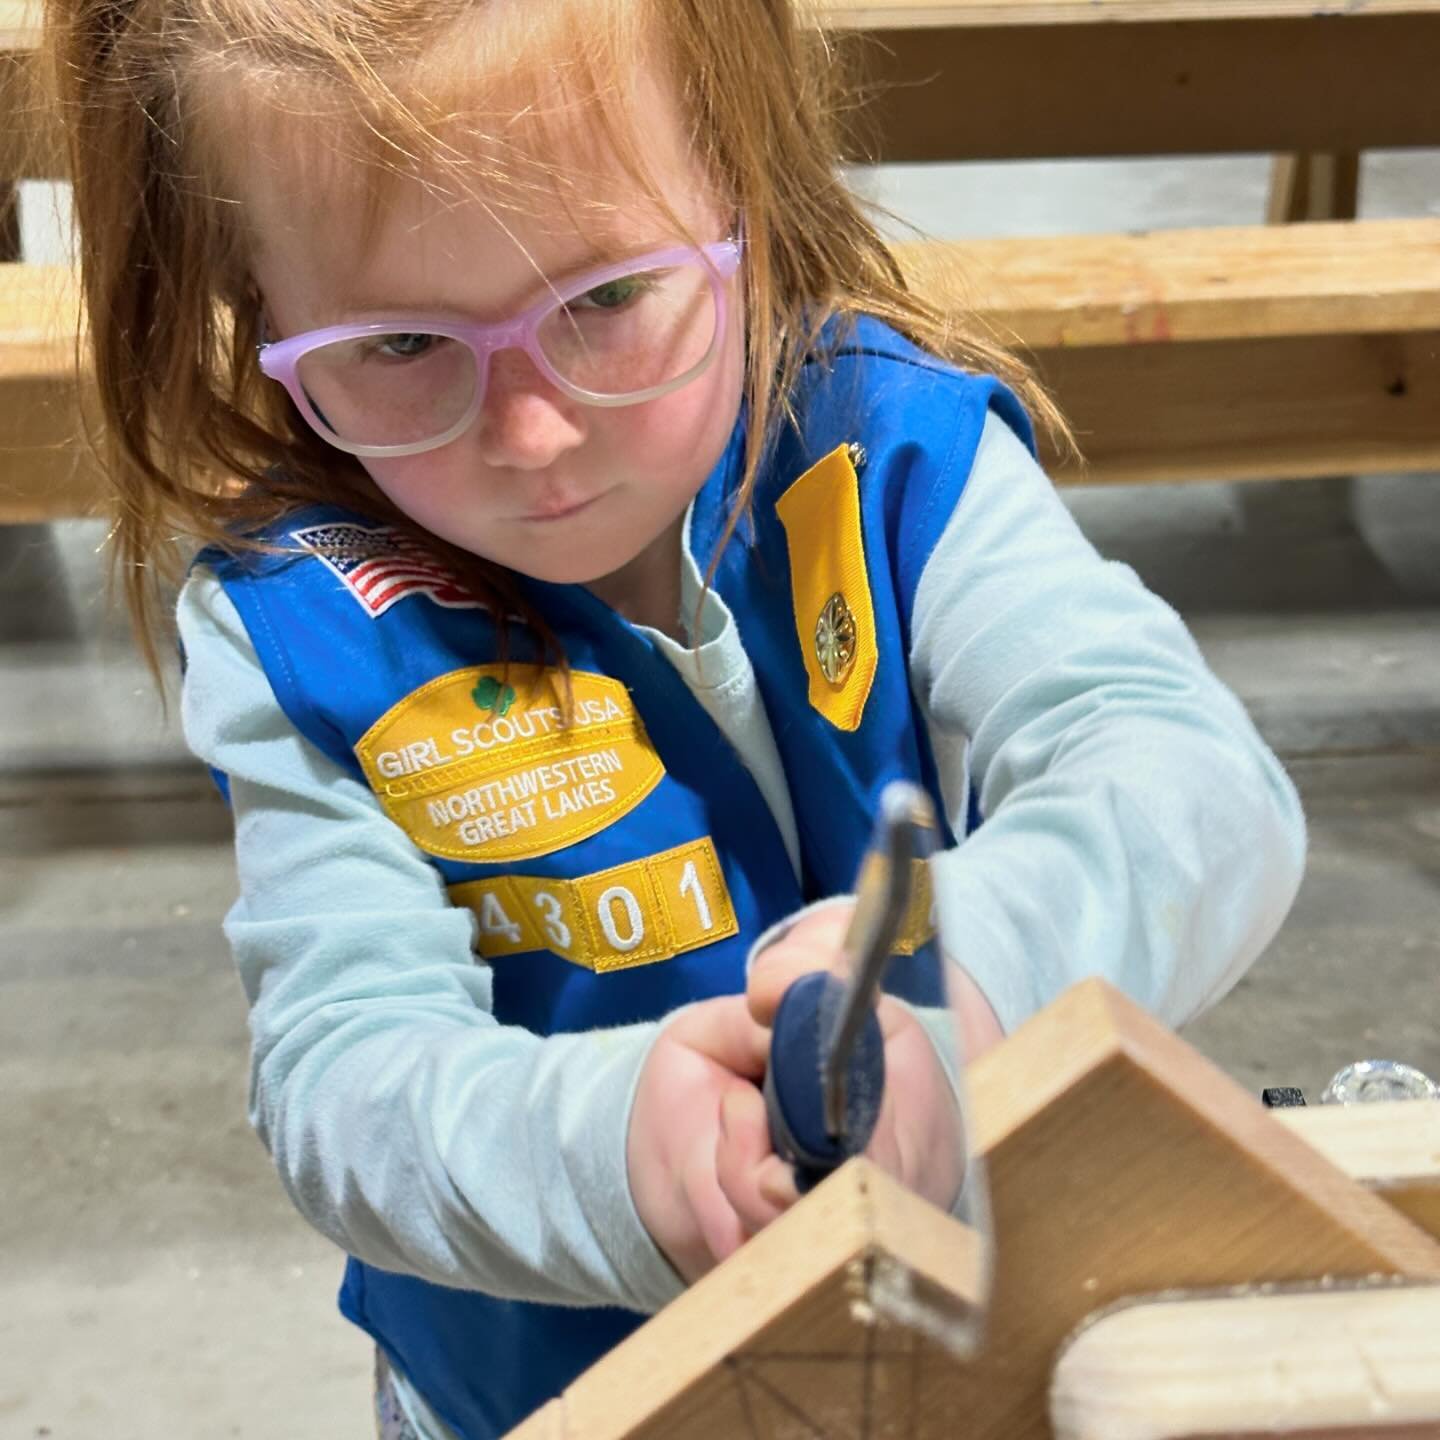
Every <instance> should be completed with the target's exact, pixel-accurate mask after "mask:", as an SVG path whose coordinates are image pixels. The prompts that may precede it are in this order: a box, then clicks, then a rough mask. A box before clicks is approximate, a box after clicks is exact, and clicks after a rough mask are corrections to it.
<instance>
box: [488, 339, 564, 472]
mask: <svg viewBox="0 0 1440 1440" xmlns="http://www.w3.org/2000/svg"><path fill="white" fill-rule="evenodd" d="M579 408H580V407H579V406H578V405H577V404H576V403H575V402H574V401H572V400H571V399H570V398H569V397H568V396H566V395H564V394H562V393H561V392H560V391H559V390H557V389H556V388H555V387H554V386H553V385H552V384H551V383H550V382H549V381H548V380H547V379H546V378H545V377H544V376H543V375H542V374H541V373H540V371H539V370H538V369H536V367H535V362H534V361H533V360H531V359H530V357H529V356H528V355H526V354H525V352H524V351H523V350H502V351H500V352H499V353H498V354H495V355H493V356H491V358H490V375H489V379H488V381H487V384H486V387H485V399H484V402H483V403H482V405H481V408H480V418H479V420H478V421H477V422H476V436H477V444H478V445H479V448H480V458H481V459H482V460H483V461H484V462H485V463H486V464H487V465H490V466H493V467H494V468H496V469H501V468H504V469H511V470H543V469H544V468H545V467H546V466H547V465H551V464H553V463H554V462H555V461H556V460H558V459H559V458H560V456H561V455H563V454H564V453H565V452H566V451H567V450H573V449H575V447H576V446H577V445H579V444H580V443H581V441H583V440H584V438H585V432H584V430H583V429H582V427H581V425H580V423H579V416H578V413H577V412H578V411H579Z"/></svg>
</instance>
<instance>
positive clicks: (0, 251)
mask: <svg viewBox="0 0 1440 1440" xmlns="http://www.w3.org/2000/svg"><path fill="white" fill-rule="evenodd" d="M19 258H20V187H19V186H18V185H15V184H13V183H11V182H10V181H5V182H3V183H0V261H5V260H18V259H19Z"/></svg>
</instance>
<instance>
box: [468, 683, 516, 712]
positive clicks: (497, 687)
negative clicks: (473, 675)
mask: <svg viewBox="0 0 1440 1440" xmlns="http://www.w3.org/2000/svg"><path fill="white" fill-rule="evenodd" d="M470 698H471V699H472V700H473V701H474V702H475V705H476V708H477V709H480V710H489V711H490V712H491V713H492V714H495V715H507V714H509V712H510V707H511V706H512V705H513V704H514V703H515V699H516V696H515V687H514V686H513V685H502V684H501V683H500V682H499V681H498V680H497V679H496V678H495V677H494V676H493V675H484V676H482V677H481V678H480V680H479V681H478V682H477V684H476V686H475V688H474V689H473V690H472V691H471V692H470Z"/></svg>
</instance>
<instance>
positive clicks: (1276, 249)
mask: <svg viewBox="0 0 1440 1440" xmlns="http://www.w3.org/2000/svg"><path fill="white" fill-rule="evenodd" d="M900 257H901V261H902V264H903V265H904V267H905V270H906V273H907V275H908V277H909V278H910V280H911V283H912V284H913V285H914V287H915V288H916V289H917V290H918V291H920V292H921V293H924V294H926V295H927V296H930V297H932V298H934V299H935V300H936V301H937V302H938V303H939V304H941V305H942V306H954V307H962V306H964V307H970V308H974V309H975V310H976V311H977V312H978V314H979V315H980V317H981V318H982V320H983V321H984V322H985V323H986V324H987V325H988V326H990V327H991V328H992V329H993V330H994V331H995V332H996V333H998V334H999V335H1001V336H1002V337H1004V338H1006V339H1008V340H1011V341H1013V342H1016V343H1018V344H1019V345H1020V346H1021V347H1023V348H1025V349H1026V350H1028V352H1029V354H1030V356H1031V358H1032V359H1033V360H1034V362H1035V364H1036V366H1037V368H1038V370H1039V372H1040V374H1041V376H1042V378H1043V379H1044V380H1045V381H1046V382H1047V383H1048V384H1049V385H1050V387H1051V389H1052V390H1053V392H1054V394H1055V395H1056V396H1057V398H1058V399H1059V401H1060V404H1061V406H1062V408H1063V409H1064V410H1065V412H1066V413H1067V415H1068V416H1069V418H1070V420H1071V422H1072V424H1073V425H1074V427H1075V430H1076V433H1077V436H1078V438H1079V440H1080V444H1081V447H1082V449H1083V451H1084V453H1085V457H1086V464H1085V465H1084V466H1077V465H1074V464H1072V463H1069V462H1067V461H1064V460H1062V459H1061V457H1058V456H1055V455H1047V456H1045V457H1044V458H1045V461H1046V463H1047V466H1048V467H1049V468H1050V469H1051V471H1052V473H1053V474H1054V475H1055V477H1056V479H1057V480H1059V481H1060V482H1062V483H1064V482H1069V481H1076V480H1087V481H1091V482H1095V483H1120V482H1134V481H1170V480H1193V479H1198V480H1211V479H1258V478H1271V477H1276V478H1279V477H1289V476H1301V475H1333V474H1347V473H1365V472H1369V471H1405V470H1425V469H1436V468H1440V220H1417V221H1367V222H1363V223H1357V224H1350V225H1344V224H1328V225H1325V224H1316V225H1297V226H1287V227H1284V228H1275V229H1266V228H1263V227H1253V228H1240V229H1224V230H1215V231H1193V230H1192V231H1172V232H1156V233H1152V234H1146V235H1092V236H1077V237H1071V238H1068V239H1045V238H1039V239H1032V238H1027V239H1020V240H1007V241H975V242H968V243H966V244H963V245H961V244H937V245H932V246H916V245H911V246H905V247H902V248H901V251H900ZM76 313H77V302H76V296H75V290H74V285H73V281H72V279H71V276H70V274H69V272H68V271H67V270H65V269H64V268H61V267H40V266H23V265H15V266H0V394H3V396H4V401H3V403H0V519H4V520H26V521H35V520H40V519H45V518H47V517H48V518H57V517H61V516H65V515H71V514H76V513H83V512H86V511H89V510H90V509H92V508H93V507H94V505H95V503H96V500H97V494H98V490H97V485H96V480H97V476H96V472H95V470H94V467H93V464H92V463H91V461H90V458H89V456H88V455H84V454H79V453H77V447H76V444H75V440H76V437H77V435H78V424H77V422H76V419H75V410H74V400H73V397H72V396H71V395H70V394H69V388H70V380H69V377H70V375H71V374H72V372H73V368H74V343H73V334H74V325H75V315H76Z"/></svg>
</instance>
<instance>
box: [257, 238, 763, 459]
mask: <svg viewBox="0 0 1440 1440" xmlns="http://www.w3.org/2000/svg"><path fill="white" fill-rule="evenodd" d="M740 249H741V242H740V241H739V240H722V241H720V242H718V243H716V244H714V245H706V246H703V247H701V248H699V249H691V248H688V247H676V248H673V249H669V250H656V251H654V252H653V253H651V254H648V255H641V256H637V257H636V258H634V259H632V260H626V261H622V262H621V263H619V264H616V265H607V266H605V267H603V268H602V269H599V270H592V271H590V272H589V273H588V274H585V275H581V276H579V277H577V278H576V279H575V280H573V281H571V282H570V283H568V284H566V285H563V286H561V287H560V288H559V289H558V290H555V291H554V292H552V293H551V294H550V295H547V296H546V298H545V299H544V300H542V301H541V302H540V303H539V304H537V305H533V306H531V308H530V309H528V310H526V311H524V312H523V313H522V314H520V315H516V316H514V317H513V318H512V319H509V320H500V321H497V322H496V323H494V324H490V325H466V324H461V323H457V322H456V321H453V320H443V319H435V318H433V317H429V316H421V315H403V316H396V317H393V318H389V319H385V320H375V321H368V322H366V323H365V324H361V325H332V326H329V327H327V328H326V329H323V330H307V331H305V332H304V333H303V334H300V335H292V336H291V337H289V338H288V339H286V340H277V341H274V342H273V343H268V344H262V345H261V346H260V347H259V361H260V369H261V371H262V372H263V373H264V374H265V375H267V376H269V377H270V379H272V380H276V381H278V382H279V383H280V384H281V385H283V386H284V387H285V389H286V390H287V391H289V393H290V398H291V399H292V400H294V402H295V404H296V406H297V408H298V409H299V411H300V413H301V414H302V415H303V416H304V417H305V419H306V421H307V422H308V423H309V424H310V426H311V427H312V428H313V429H314V430H315V432H316V433H317V434H318V435H319V436H320V437H321V438H322V439H324V440H326V441H328V442H329V443H330V444H331V445H334V446H335V447H336V448H337V449H340V450H345V451H348V452H349V453H350V454H351V455H377V456H378V455H416V454H419V453H420V452H421V451H424V450H434V449H437V448H438V447H439V446H441V445H447V444H449V442H450V441H451V440H454V439H455V438H456V436H458V435H460V434H461V433H462V432H463V431H464V430H466V429H467V428H468V427H469V426H470V425H471V423H472V422H473V421H474V419H475V417H476V416H477V415H478V414H479V413H480V406H481V404H482V402H483V401H484V398H485V382H486V377H487V375H488V373H489V369H490V357H491V356H492V355H493V354H494V353H495V352H496V351H497V350H507V349H520V350H524V351H525V353H526V354H527V355H528V356H529V357H530V358H531V360H533V361H534V362H535V365H536V368H537V369H539V371H540V373H541V374H542V375H544V376H545V378H546V379H547V380H549V381H550V383H551V384H552V385H554V386H555V387H556V389H558V390H560V391H561V392H563V393H564V394H566V395H569V396H570V397H571V398H573V399H575V400H578V401H581V402H583V403H584V404H586V405H638V404H640V403H641V402H642V401H645V400H653V399H655V398H656V397H657V396H659V395H665V394H668V393H669V392H670V391H672V390H678V389H679V388H680V386H682V385H685V384H688V383H689V382H690V381H691V380H693V379H695V377H696V376H697V375H699V374H700V373H701V371H703V370H704V369H705V368H706V367H707V366H708V365H709V364H710V362H711V361H712V360H714V358H715V356H716V354H717V353H718V351H719V349H720V343H721V340H722V339H723V338H724V335H725V330H726V318H727V303H726V281H728V280H729V279H730V278H731V277H732V276H733V275H734V274H735V272H736V271H737V270H738V269H739V266H740Z"/></svg>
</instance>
